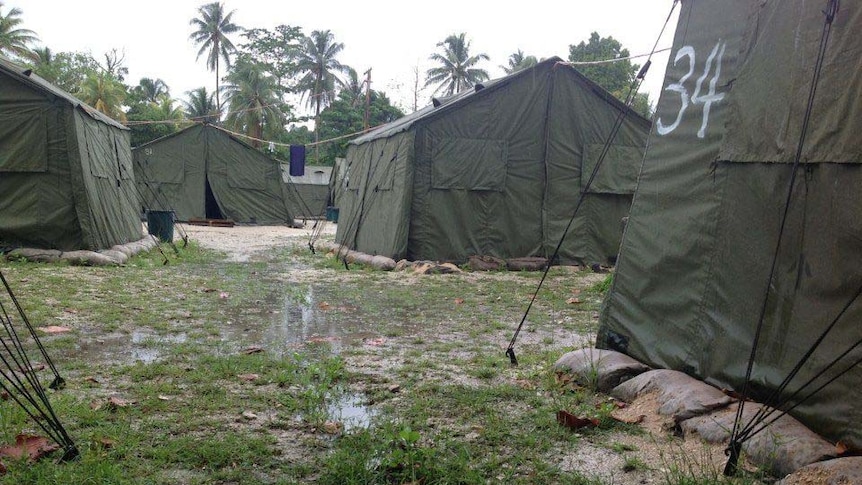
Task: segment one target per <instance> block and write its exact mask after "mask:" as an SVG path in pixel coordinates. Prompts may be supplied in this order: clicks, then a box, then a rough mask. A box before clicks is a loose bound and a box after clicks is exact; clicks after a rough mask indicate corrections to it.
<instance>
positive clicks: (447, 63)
mask: <svg viewBox="0 0 862 485" xmlns="http://www.w3.org/2000/svg"><path fill="white" fill-rule="evenodd" d="M466 35H467V34H465V33H463V32H462V33H460V34H453V35H450V36H449V37H446V39H444V40H443V42H439V43H438V44H437V47H441V48H442V53H434V54H431V57H429V59H431V60H432V61H434V62H436V63H438V64H439V66H437V67H432V68H431V69H428V71H427V72H426V73H425V76H426V79H425V86H430V85H432V84H439V86H437V89H436V90H435V91H434V94H436V93H438V92H440V91H443V93H444V95H446V96H451V95H453V94H455V93H458V92H461V91H462V90H464V89H466V88H469V87H472V86H473V85H475V84H476V83H478V82H482V81H487V80H488V78H489V76H488V71H486V70H485V69H480V68H478V67H477V65H478V64H479V62H481V61H487V60H489V59H490V58H489V57H488V55H487V54H484V53H481V54H476V55H470V43H471V42H470V41H468V40H467V39H466Z"/></svg>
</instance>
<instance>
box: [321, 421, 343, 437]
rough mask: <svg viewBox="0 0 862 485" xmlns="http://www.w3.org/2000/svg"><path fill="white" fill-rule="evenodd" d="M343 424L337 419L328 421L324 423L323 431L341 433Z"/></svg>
mask: <svg viewBox="0 0 862 485" xmlns="http://www.w3.org/2000/svg"><path fill="white" fill-rule="evenodd" d="M341 428H342V425H341V423H339V422H337V421H327V422H325V423H323V432H324V433H326V434H338V433H341Z"/></svg>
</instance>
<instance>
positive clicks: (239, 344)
mask: <svg viewBox="0 0 862 485" xmlns="http://www.w3.org/2000/svg"><path fill="white" fill-rule="evenodd" d="M304 242H305V241H303V240H299V239H298V240H296V241H294V242H292V243H290V244H286V245H285V246H284V247H282V248H279V249H276V250H273V251H271V252H269V253H268V256H267V257H268V259H267V260H266V261H258V262H252V263H235V262H227V261H226V260H225V258H224V255H222V254H219V253H216V252H213V251H208V250H205V249H202V248H201V247H200V246H198V245H197V244H195V243H192V244H190V245H189V247H188V248H185V249H182V250H181V254H180V256H179V257H177V256H176V255H175V254H173V251H172V250H171V249H170V248H168V247H165V248H164V249H165V253H166V255H167V257H168V259H169V264H167V265H163V264H162V263H163V261H164V258H163V257H162V255H161V254H159V253H158V252H157V251H152V252H150V253H147V254H144V255H140V256H136V257H134V258H132V259H131V260H130V261H129V262H128V264H126V265H125V266H123V267H116V268H89V267H72V266H67V265H43V264H34V263H24V262H2V263H0V269H2V271H3V272H4V274H5V275H6V276H7V279H9V281H10V283H11V284H12V286H13V288H14V290H15V292H16V294H17V295H18V297H19V299H20V300H21V302H22V304H23V305H24V308H25V310H26V312H27V314H28V316H30V319H31V321H33V323H34V324H35V325H36V326H47V325H63V326H67V327H69V328H71V329H72V331H71V332H69V333H65V334H60V335H56V336H53V335H52V336H43V343H44V344H45V345H46V348H47V349H48V352H49V353H50V354H51V355H52V356H53V358H54V359H55V362H56V363H57V365H58V367H59V368H60V369H61V373H62V374H63V375H64V377H65V378H66V380H67V382H68V385H67V388H66V389H65V390H63V391H60V392H56V393H51V396H50V398H51V402H52V404H53V406H54V408H55V410H56V411H57V415H58V416H59V417H60V420H61V422H63V423H64V425H65V426H66V427H67V430H68V431H69V434H70V436H72V437H73V438H74V439H75V441H76V443H77V444H78V447H79V449H80V451H81V459H80V460H78V461H74V462H71V463H66V464H62V465H58V464H56V463H54V461H53V460H50V459H44V460H40V461H38V462H36V463H33V464H28V463H24V462H9V461H7V462H6V465H7V467H8V468H9V471H8V473H7V474H6V475H5V476H3V477H0V483H10V484H12V483H16V484H17V483H22V484H23V483H34V484H54V483H76V484H77V483H81V484H85V483H106V484H126V483H129V484H139V483H140V484H144V483H145V484H175V483H190V484H198V483H200V484H203V483H310V482H311V483H321V484H329V483H331V484H350V483H356V484H359V483H363V484H365V483H371V484H376V483H381V484H390V483H392V484H394V483H416V484H419V483H421V484H443V483H464V484H473V483H475V484H480V483H489V482H492V483H523V484H532V483H563V484H591V485H592V484H596V485H597V484H600V483H605V482H603V481H602V480H601V479H598V478H596V477H592V476H589V475H588V474H584V473H580V472H578V471H573V470H566V469H565V468H564V467H562V466H561V465H560V460H559V457H560V455H561V454H573V453H577V452H578V451H577V450H578V447H579V445H580V444H581V443H582V442H590V443H596V444H598V445H600V446H604V447H605V448H606V449H610V450H612V451H614V452H615V453H618V454H620V455H624V456H625V466H626V467H628V468H629V469H631V470H633V472H634V473H645V472H646V471H647V470H646V468H647V466H646V464H645V463H643V462H641V461H639V460H640V459H639V458H638V456H637V450H636V449H634V448H632V447H631V446H629V445H627V444H626V443H625V437H626V436H639V434H640V431H639V428H637V427H636V426H632V425H625V424H621V423H619V422H617V421H615V420H613V419H611V418H610V412H611V410H612V408H611V407H610V406H609V405H607V399H606V397H605V396H602V395H600V394H597V393H595V392H593V391H590V390H589V389H579V390H577V391H573V390H570V389H565V388H561V387H560V386H559V385H558V384H557V383H556V381H555V380H554V374H553V371H552V370H551V366H552V364H553V362H554V361H555V360H556V359H557V358H558V357H559V356H560V355H561V354H562V353H563V352H565V351H566V350H568V349H569V348H570V346H571V345H576V343H574V342H575V340H576V339H575V338H574V337H576V336H578V335H589V334H592V333H594V332H595V324H596V321H595V319H594V318H593V314H594V312H595V311H597V309H598V307H599V305H600V303H601V298H602V296H603V293H604V292H606V291H607V285H609V284H610V283H609V282H610V277H608V278H606V279H605V280H604V281H603V282H601V283H600V284H596V283H595V281H596V278H595V276H593V275H592V273H589V272H582V273H572V272H571V271H568V270H564V269H552V270H551V272H550V273H549V276H548V279H547V280H546V283H545V286H544V287H543V288H542V290H541V291H540V293H539V298H538V299H537V300H536V303H535V304H534V306H533V309H532V311H531V313H530V315H529V318H528V320H527V322H526V324H525V327H524V329H523V332H522V334H521V340H520V341H519V344H518V346H517V347H516V350H517V352H518V357H519V361H520V365H519V366H518V367H511V366H510V365H509V361H508V359H507V358H506V357H505V355H504V349H505V345H506V344H507V343H508V341H509V339H510V338H511V335H512V332H513V331H514V330H515V327H516V326H517V324H518V322H519V321H520V319H521V317H522V315H523V311H524V309H525V307H526V305H527V303H528V302H529V299H530V297H531V296H532V293H533V292H534V291H535V287H536V284H537V283H538V279H539V277H540V275H539V274H537V273H529V272H523V273H511V272H504V271H500V272H492V273H467V274H463V275H429V276H416V275H413V274H412V273H410V272H409V271H408V272H404V273H383V272H378V271H372V270H370V269H368V268H363V267H361V266H358V265H351V266H350V269H349V270H347V269H345V268H344V266H343V264H342V263H341V262H339V261H337V260H335V259H334V258H332V257H326V256H324V255H321V254H318V255H316V256H315V255H312V254H311V253H310V251H308V249H307V248H305V246H304ZM296 269H302V270H303V271H304V273H300V272H297V271H295V270H296ZM309 269H311V270H312V271H313V273H312V274H313V276H308V270H309ZM575 294H577V295H579V296H578V297H579V298H580V300H581V302H580V303H577V304H573V303H570V302H569V301H568V300H569V299H570V298H572V296H573V295H575ZM302 332H305V333H302ZM298 335H299V336H298ZM332 335H338V336H341V337H340V338H332ZM561 338H563V339H564V340H565V339H567V338H569V339H570V340H571V342H569V343H563V342H560V339H561ZM566 342H568V340H566ZM251 347H260V348H261V350H262V351H261V352H257V353H247V352H245V350H246V349H249V348H251ZM133 350H134V351H135V352H137V354H134V353H133V352H132V351H133ZM135 355H137V356H138V358H141V356H146V358H145V359H144V360H135ZM42 375H43V377H44V378H46V379H47V373H44V374H42ZM252 375H254V376H256V377H254V378H251V376H252ZM110 396H118V397H121V398H122V399H124V400H127V401H130V402H134V404H132V405H129V406H126V407H119V408H111V407H110V406H107V405H106V403H107V400H108V398H109V397H110ZM345 396H346V397H357V398H358V400H359V401H360V403H361V404H360V406H359V407H360V408H361V407H362V406H365V407H366V408H367V409H368V415H367V416H366V417H367V418H368V419H369V423H370V424H369V425H368V427H367V428H362V427H360V428H358V429H351V430H349V431H345V430H344V429H342V428H337V427H336V428H335V429H334V430H333V427H334V426H337V424H338V423H336V422H335V421H337V418H335V417H334V415H333V409H332V407H333V406H334V403H337V402H339V401H340V400H341V398H342V397H345ZM0 406H2V407H0V440H2V441H4V442H10V441H11V440H13V439H14V436H15V435H16V434H18V433H20V432H22V431H25V432H35V431H37V429H36V428H35V426H34V424H33V422H32V421H31V420H30V418H29V417H27V416H26V414H25V413H24V412H23V411H22V410H20V409H19V408H17V407H15V406H12V405H10V403H0ZM561 409H565V410H567V411H569V412H571V413H573V414H576V415H579V416H585V417H589V418H593V419H596V420H597V421H598V423H599V425H598V426H597V427H595V428H591V429H584V430H578V431H572V430H568V429H565V428H563V427H561V426H560V425H559V424H557V422H556V418H555V417H556V412H557V411H559V410H561ZM108 440H109V441H108ZM105 442H109V443H111V444H110V445H109V446H106V445H105V444H104V443H105ZM676 465H677V464H674V466H676ZM675 469H676V470H680V472H679V474H678V476H679V477H688V476H690V475H691V476H695V477H697V476H698V475H697V474H696V473H694V474H691V473H689V471H688V470H687V469H686V472H685V474H683V472H682V470H683V469H682V468H679V467H678V468H673V467H671V466H668V467H665V470H675ZM618 472H620V473H623V470H622V469H621V470H618ZM668 473H670V472H668ZM703 475H704V476H707V475H708V474H706V473H704V474H703ZM709 476H711V475H709ZM668 478H672V479H674V480H677V481H676V482H673V483H687V482H684V481H683V478H679V479H678V478H677V476H676V475H675V476H674V477H670V476H669V477H668ZM692 483H707V482H692Z"/></svg>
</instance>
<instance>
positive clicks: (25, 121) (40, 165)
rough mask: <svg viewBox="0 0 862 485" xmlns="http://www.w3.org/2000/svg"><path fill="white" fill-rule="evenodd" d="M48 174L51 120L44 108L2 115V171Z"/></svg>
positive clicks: (0, 162)
mask: <svg viewBox="0 0 862 485" xmlns="http://www.w3.org/2000/svg"><path fill="white" fill-rule="evenodd" d="M47 171H48V120H47V118H46V116H45V113H44V111H42V110H41V109H35V110H26V111H18V112H7V111H2V112H0V172H47Z"/></svg>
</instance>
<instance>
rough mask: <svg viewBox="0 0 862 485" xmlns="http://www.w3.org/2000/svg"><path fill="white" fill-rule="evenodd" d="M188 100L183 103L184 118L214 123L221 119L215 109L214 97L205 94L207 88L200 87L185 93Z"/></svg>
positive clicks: (216, 108)
mask: <svg viewBox="0 0 862 485" xmlns="http://www.w3.org/2000/svg"><path fill="white" fill-rule="evenodd" d="M186 94H188V96H189V99H188V101H183V107H184V108H185V112H186V117H187V118H188V119H190V120H195V121H203V122H204V123H214V122H215V121H218V119H219V118H221V116H220V114H219V110H218V107H216V104H215V99H214V97H215V96H214V95H213V94H212V93H207V88H204V87H200V88H197V89H193V90H191V91H189V92H187V93H186Z"/></svg>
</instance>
